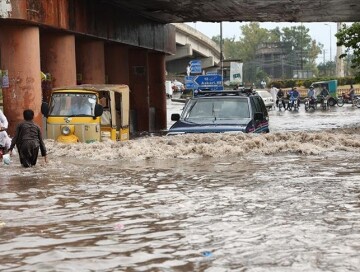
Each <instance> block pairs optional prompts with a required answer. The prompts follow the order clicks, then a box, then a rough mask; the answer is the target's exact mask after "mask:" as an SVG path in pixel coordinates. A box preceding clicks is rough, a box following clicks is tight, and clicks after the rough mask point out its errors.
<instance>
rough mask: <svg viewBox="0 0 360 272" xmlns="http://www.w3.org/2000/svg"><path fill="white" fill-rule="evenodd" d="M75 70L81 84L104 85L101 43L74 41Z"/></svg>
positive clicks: (102, 43) (103, 62) (103, 58)
mask: <svg viewBox="0 0 360 272" xmlns="http://www.w3.org/2000/svg"><path fill="white" fill-rule="evenodd" d="M76 70H77V73H78V74H80V75H81V82H78V83H82V84H104V83H105V54H104V42H103V41H89V40H77V41H76Z"/></svg>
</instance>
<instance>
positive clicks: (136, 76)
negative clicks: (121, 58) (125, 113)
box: [129, 49, 150, 132]
mask: <svg viewBox="0 0 360 272" xmlns="http://www.w3.org/2000/svg"><path fill="white" fill-rule="evenodd" d="M129 71H130V75H129V76H130V83H129V86H130V90H131V93H130V108H131V109H132V111H131V118H132V121H134V122H132V123H133V125H134V128H133V130H134V132H143V131H149V124H150V122H149V120H150V119H149V83H148V81H149V78H148V55H147V51H146V50H145V49H142V50H141V49H130V50H129Z"/></svg>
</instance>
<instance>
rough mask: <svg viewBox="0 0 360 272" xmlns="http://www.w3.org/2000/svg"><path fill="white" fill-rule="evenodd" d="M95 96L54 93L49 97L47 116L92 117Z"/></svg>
mask: <svg viewBox="0 0 360 272" xmlns="http://www.w3.org/2000/svg"><path fill="white" fill-rule="evenodd" d="M95 104H96V95H95V94H79V93H55V94H53V95H52V97H51V103H50V110H49V116H93V115H94V109H95Z"/></svg>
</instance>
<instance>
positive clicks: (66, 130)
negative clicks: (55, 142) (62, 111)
mask: <svg viewBox="0 0 360 272" xmlns="http://www.w3.org/2000/svg"><path fill="white" fill-rule="evenodd" d="M74 131H75V128H74V126H73V125H64V126H61V128H60V132H61V134H62V135H64V136H69V135H70V134H74Z"/></svg>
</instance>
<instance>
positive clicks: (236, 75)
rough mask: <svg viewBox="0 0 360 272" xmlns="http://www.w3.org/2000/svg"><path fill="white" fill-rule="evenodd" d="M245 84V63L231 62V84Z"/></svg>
mask: <svg viewBox="0 0 360 272" xmlns="http://www.w3.org/2000/svg"><path fill="white" fill-rule="evenodd" d="M242 82H243V63H242V62H230V83H236V84H238V83H242Z"/></svg>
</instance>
